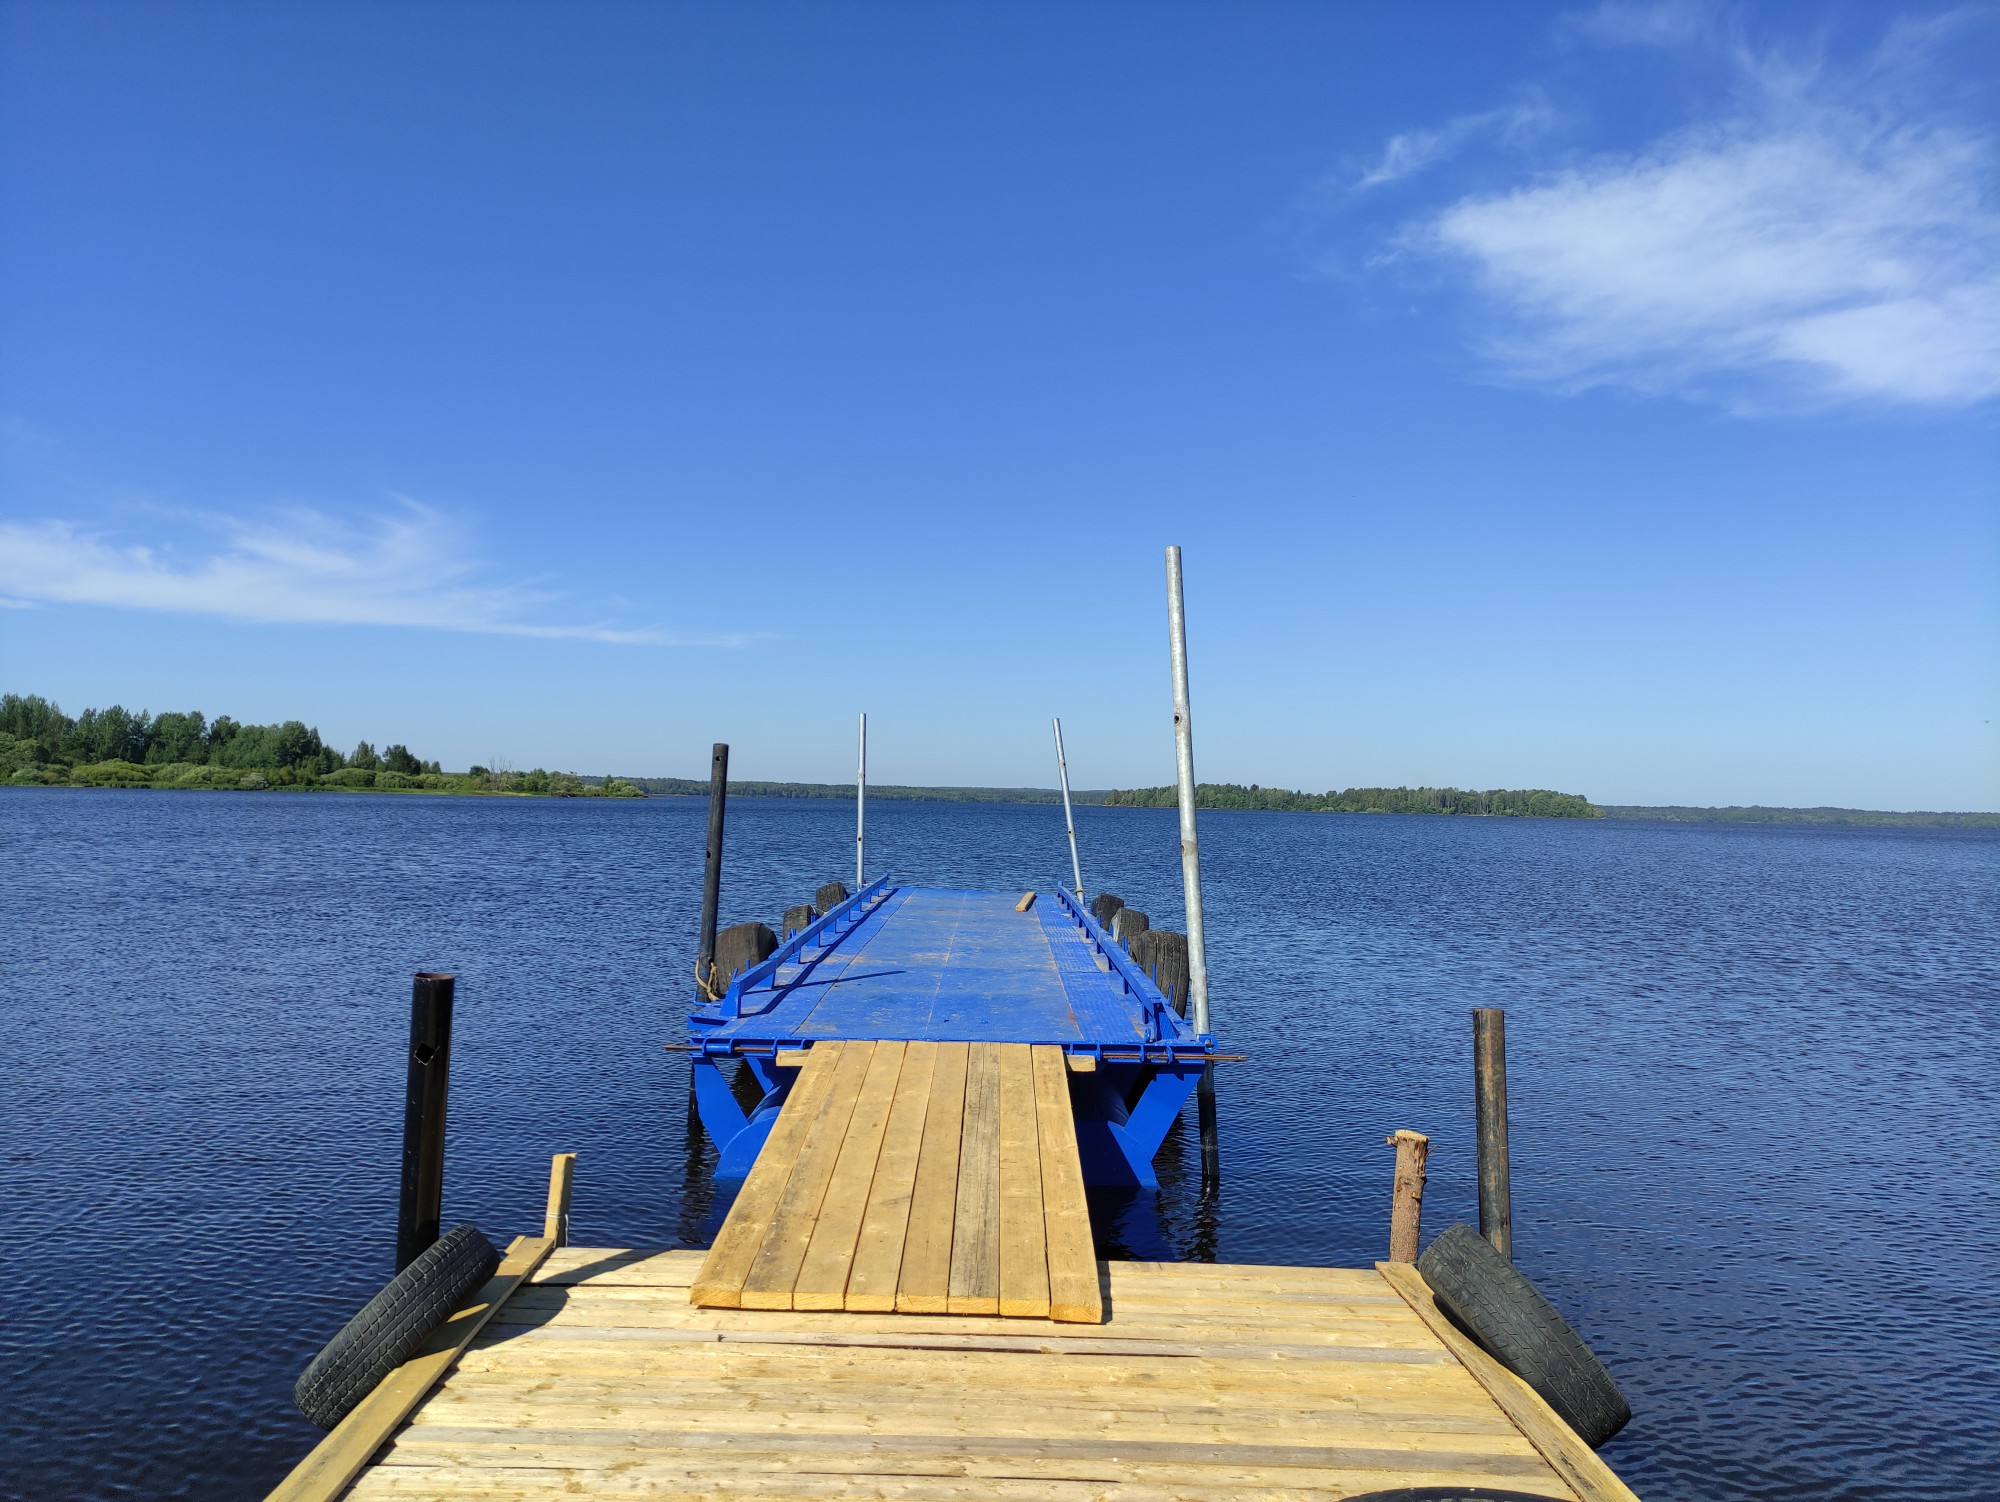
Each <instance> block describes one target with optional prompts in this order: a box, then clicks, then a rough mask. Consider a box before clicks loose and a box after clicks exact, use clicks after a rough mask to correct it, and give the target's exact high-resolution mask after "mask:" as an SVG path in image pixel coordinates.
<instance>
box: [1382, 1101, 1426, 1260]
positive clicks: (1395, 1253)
mask: <svg viewBox="0 0 2000 1502" xmlns="http://www.w3.org/2000/svg"><path fill="white" fill-rule="evenodd" d="M1387 1140H1388V1141H1389V1143H1390V1144H1391V1145H1392V1146H1394V1147H1395V1149H1396V1187H1395V1189H1394V1190H1392V1191H1391V1193H1390V1197H1389V1260H1390V1261H1391V1262H1415V1261H1416V1260H1417V1242H1418V1240H1419V1239H1420V1235H1421V1232H1422V1228H1423V1219H1424V1163H1425V1161H1426V1160H1427V1159H1428V1158H1429V1157H1430V1155H1431V1139H1430V1138H1428V1137H1426V1136H1425V1135H1424V1134H1423V1133H1422V1132H1407V1131H1397V1132H1392V1133H1390V1134H1389V1137H1388V1139H1387Z"/></svg>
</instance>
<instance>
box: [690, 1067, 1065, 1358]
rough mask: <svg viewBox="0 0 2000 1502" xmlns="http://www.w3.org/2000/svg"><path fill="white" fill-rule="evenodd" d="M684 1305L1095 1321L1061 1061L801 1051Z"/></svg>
mask: <svg viewBox="0 0 2000 1502" xmlns="http://www.w3.org/2000/svg"><path fill="white" fill-rule="evenodd" d="M689 1298H690V1301H691V1302H692V1303H693V1304H695V1305H697V1306H700V1307H703V1308H732V1309H745V1310H765V1311H771V1310H799V1311H825V1312H832V1311H839V1310H847V1311H854V1312H860V1313H888V1312H891V1311H895V1312H900V1313H904V1314H913V1315H946V1314H949V1315H952V1316H958V1317H964V1318H992V1317H996V1316H997V1317H1005V1318H1009V1319H1047V1318H1050V1317H1051V1316H1052V1315H1053V1317H1055V1318H1057V1319H1061V1320H1065V1321H1070V1322H1090V1323H1095V1322H1097V1321H1098V1320H1101V1319H1102V1318H1103V1298H1102V1294H1101V1292H1100V1290H1099V1287H1098V1271H1097V1260H1096V1252H1095V1248H1094V1246H1093V1245H1092V1242H1091V1234H1090V1210H1089V1206H1088V1204H1087V1202H1086V1201H1085V1198H1084V1191H1083V1173H1082V1169H1081V1165H1080V1163H1079V1159H1078V1153H1077V1146H1076V1123H1075V1120H1074V1117H1073V1116H1072V1114H1071V1110H1070V1100H1069V1073H1068V1069H1067V1066H1066V1064H1065V1061H1064V1058H1063V1052H1062V1050H1061V1049H1060V1048H1059V1047H1052V1046H1043V1045H1029V1044H1026V1043H927V1042H901V1041H896V1040H884V1041H880V1042H857V1041H853V1040H848V1041H844V1042H842V1041H834V1040H829V1041H828V1042H825V1043H820V1044H817V1045H815V1046H814V1048H813V1049H812V1050H811V1054H810V1056H809V1058H808V1061H807V1063H806V1065H805V1067H804V1068H803V1069H802V1070H801V1071H800V1076H799V1079H798V1082H797V1083H796V1085H795V1086H794V1087H793V1091H792V1095H791V1098H790V1099H788V1100H787V1102H786V1104H785V1106H784V1109H783V1110H782V1111H781V1112H780V1113H779V1117H778V1120H777V1122H776V1123H775V1124H774V1126H773V1128H772V1132H771V1136H770V1139H769V1140H768V1141H767V1142H766V1144H765V1147H764V1150H763V1152H762V1153H761V1154H759V1156H758V1158H757V1162H756V1164H755V1166H754V1167H753V1169H752V1171H751V1174H750V1176H749V1178H748V1180H746V1182H745V1184H744V1187H743V1190H742V1192H741V1194H740V1195H739V1196H738V1198H737V1202H736V1204H735V1206H734V1207H732V1209H731V1210H730V1213H729V1215H728V1217H727V1219H726V1220H725V1221H724V1223H723V1227H722V1231H721V1233H720V1234H719V1235H718V1236H717V1237H716V1244H715V1247H714V1248H713V1249H712V1250H711V1251H710V1253H709V1255H708V1257H707V1258H706V1259H705V1260H704V1261H703V1263H702V1266H701V1270H700V1272H699V1273H698V1274H697V1276H696V1277H695V1279H694V1281H693V1285H692V1287H691V1289H690V1292H689Z"/></svg>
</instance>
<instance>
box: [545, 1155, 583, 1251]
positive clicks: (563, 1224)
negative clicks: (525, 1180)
mask: <svg viewBox="0 0 2000 1502" xmlns="http://www.w3.org/2000/svg"><path fill="white" fill-rule="evenodd" d="M575 1180H576V1154H575V1153H557V1154H556V1155H555V1156H554V1157H553V1158H552V1159H550V1160H549V1203H548V1208H547V1210H546V1211H545V1212H544V1213H543V1215H542V1239H543V1240H544V1241H546V1242H548V1243H549V1244H550V1245H551V1246H563V1245H565V1244H567V1243H568V1241H569V1197H570V1189H571V1186H572V1185H573V1184H574V1183H575Z"/></svg>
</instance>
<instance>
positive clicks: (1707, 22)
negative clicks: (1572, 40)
mask: <svg viewBox="0 0 2000 1502" xmlns="http://www.w3.org/2000/svg"><path fill="white" fill-rule="evenodd" d="M1730 19H1731V18H1730V14H1729V12H1728V11H1727V10H1725V9H1724V7H1723V6H1722V5H1720V4H1719V3H1717V0H1603V3H1602V4H1600V5H1598V6H1597V7H1596V8H1595V9H1593V10H1587V11H1581V12H1578V13H1577V14H1575V15H1572V16H1568V17H1565V18H1564V23H1563V29H1564V30H1566V31H1568V32H1569V33H1570V34H1572V35H1574V36H1576V37H1578V38H1580V39H1582V40H1585V41H1590V42H1596V43H1598V44H1600V45H1603V46H1607V47H1672V46H1680V45H1684V44H1687V43H1692V42H1699V41H1702V40H1704V39H1706V38H1709V37H1712V36H1714V35H1715V34H1716V33H1717V31H1718V30H1720V29H1722V28H1724V27H1726V26H1728V25H1729V23H1730Z"/></svg>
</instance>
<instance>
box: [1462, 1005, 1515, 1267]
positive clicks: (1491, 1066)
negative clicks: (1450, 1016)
mask: <svg viewBox="0 0 2000 1502" xmlns="http://www.w3.org/2000/svg"><path fill="white" fill-rule="evenodd" d="M1472 1083H1473V1095H1474V1100H1475V1108H1474V1109H1475V1122H1476V1126H1477V1129H1478V1141H1479V1148H1478V1151H1479V1234H1480V1235H1481V1236H1484V1237H1485V1238H1486V1239H1487V1240H1488V1241H1490V1242H1492V1243H1493V1250H1494V1251H1496V1252H1498V1253H1499V1254H1500V1255H1501V1256H1503V1257H1505V1258H1506V1259H1507V1260H1508V1261H1510V1262H1511V1261H1513V1260H1514V1207H1513V1203H1512V1194H1511V1192H1510V1190H1509V1187H1508V1182H1507V1014H1506V1013H1505V1012H1503V1011H1501V1010H1500V1009H1499V1008H1498V1007H1475V1008H1474V1009H1473V1013H1472Z"/></svg>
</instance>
